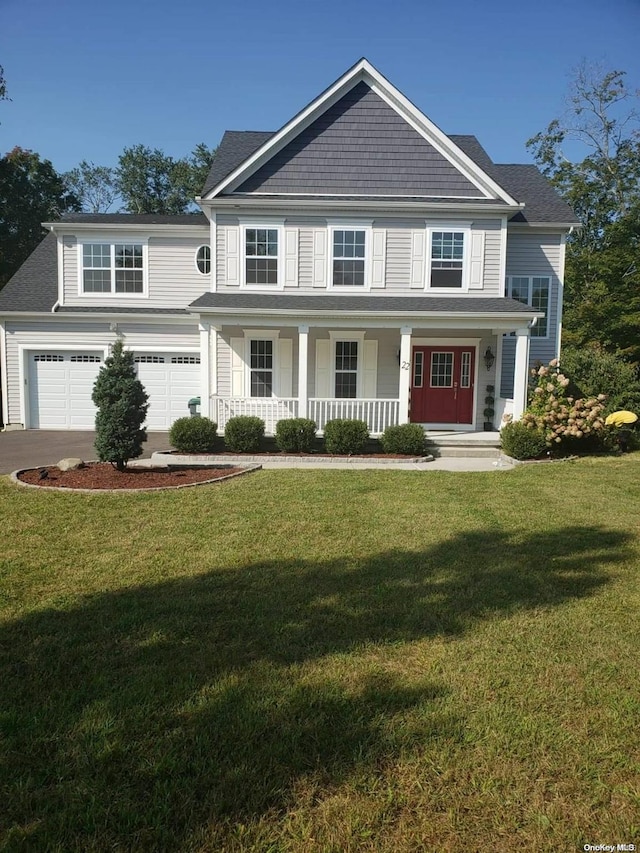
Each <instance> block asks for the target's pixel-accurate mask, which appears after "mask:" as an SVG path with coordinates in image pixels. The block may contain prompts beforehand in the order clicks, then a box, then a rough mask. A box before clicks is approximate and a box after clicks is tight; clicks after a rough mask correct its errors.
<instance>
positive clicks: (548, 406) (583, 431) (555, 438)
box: [522, 359, 606, 453]
mask: <svg viewBox="0 0 640 853" xmlns="http://www.w3.org/2000/svg"><path fill="white" fill-rule="evenodd" d="M531 373H532V376H533V377H535V380H536V384H535V387H534V388H533V393H532V396H531V403H530V404H529V408H528V409H527V411H526V412H525V413H524V415H523V416H522V423H523V424H525V426H528V427H531V428H532V429H534V430H537V431H538V432H540V433H542V435H543V436H544V439H545V441H546V444H547V446H548V447H552V448H554V450H559V451H562V452H568V451H569V450H570V451H571V452H576V453H580V452H589V451H590V450H593V449H595V448H596V447H597V446H598V445H599V442H600V434H601V433H602V431H603V430H604V416H603V412H604V401H605V399H606V397H605V395H604V394H599V395H598V396H597V397H589V398H588V399H586V400H575V399H574V398H573V397H569V396H567V388H568V386H569V379H567V377H566V376H564V374H562V373H560V372H559V370H558V362H557V360H556V359H553V361H550V362H549V366H548V367H545V366H544V365H543V366H541V367H539V368H537V369H536V368H533V370H532V371H531Z"/></svg>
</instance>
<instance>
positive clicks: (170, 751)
mask: <svg viewBox="0 0 640 853" xmlns="http://www.w3.org/2000/svg"><path fill="white" fill-rule="evenodd" d="M0 531H2V549H1V554H0V607H1V610H0V613H1V618H0V849H1V850H6V851H23V850H28V851H38V853H40V851H65V853H66V851H146V850H148V851H261V853H262V851H265V853H266V851H269V853H276V852H277V853H285V851H298V853H320V851H322V853H325V852H326V853H329V851H331V852H332V853H333V852H334V851H335V853H342V851H354V853H355V851H358V853H360V851H384V853H414V851H422V850H424V851H431V850H434V851H461V850H464V851H475V850H484V849H492V850H496V851H511V850H514V849H520V850H550V851H551V850H553V851H555V850H565V849H566V850H577V849H581V848H582V845H583V844H585V843H594V844H596V843H624V842H627V843H634V842H635V843H636V844H637V843H638V842H639V841H640V819H639V817H638V815H640V802H639V790H640V771H639V768H640V725H639V722H638V721H639V720H640V689H639V684H638V660H639V652H640V637H639V635H640V631H639V628H638V613H639V612H640V610H639V605H640V601H639V598H640V596H639V588H638V570H639V568H640V454H635V455H632V456H629V457H625V458H620V459H593V460H582V461H578V462H565V463H562V464H555V465H553V464H551V465H539V466H521V467H520V468H518V469H517V470H515V471H513V472H510V473H506V472H492V473H490V474H449V473H444V472H442V473H440V472H433V473H427V474H422V473H418V472H415V473H414V472H379V471H371V472H351V471H336V472H324V471H323V472H303V471H298V470H291V471H282V472H260V473H257V474H254V475H251V476H248V477H244V478H240V479H238V480H234V481H230V482H229V483H227V484H224V485H217V486H216V485H214V486H205V487H199V488H196V489H187V490H182V491H179V492H166V493H155V494H140V495H129V494H127V495H105V494H101V495H95V496H94V495H72V494H62V493H53V492H48V491H46V490H43V491H42V492H34V491H31V490H20V489H18V488H16V487H14V486H12V485H10V484H9V482H8V480H7V479H6V478H5V479H0Z"/></svg>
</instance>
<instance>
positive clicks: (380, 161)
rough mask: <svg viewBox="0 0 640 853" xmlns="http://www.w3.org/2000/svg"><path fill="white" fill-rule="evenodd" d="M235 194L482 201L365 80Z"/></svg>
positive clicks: (459, 175)
mask: <svg viewBox="0 0 640 853" xmlns="http://www.w3.org/2000/svg"><path fill="white" fill-rule="evenodd" d="M236 191H237V192H239V193H296V194H297V193H304V194H312V195H314V194H331V195H333V194H335V195H357V194H363V195H391V196H425V197H434V196H436V197H442V198H448V197H453V198H478V197H480V198H485V197H486V195H485V194H484V193H483V192H481V191H480V190H479V188H478V186H477V185H476V184H474V183H472V182H471V181H470V180H469V179H468V178H467V177H465V175H463V174H462V173H461V172H460V170H459V169H458V168H456V167H455V166H454V165H453V164H452V163H451V162H450V161H449V160H447V158H446V157H444V156H443V155H442V154H441V153H440V152H439V151H437V150H436V148H434V146H433V145H431V144H430V143H429V142H427V140H426V139H425V138H424V136H422V135H421V134H419V133H418V132H417V130H415V129H414V128H413V127H412V126H411V125H410V124H408V123H407V121H406V120H405V119H404V118H403V117H402V116H401V115H400V114H399V113H398V112H397V110H395V109H393V107H391V106H390V105H389V104H388V103H386V102H385V101H384V100H383V99H382V98H381V97H380V95H378V94H377V93H376V92H374V91H373V90H372V88H371V86H369V85H368V84H367V83H365V82H364V80H362V81H360V83H358V84H357V85H356V86H354V87H353V89H351V90H350V91H349V92H348V93H347V94H346V95H343V97H342V98H340V100H338V101H337V102H336V103H335V104H333V105H332V106H331V107H329V109H327V110H326V112H324V113H323V114H322V115H321V116H319V118H317V119H316V120H315V121H314V122H312V123H311V124H310V125H309V126H308V127H306V128H305V129H304V130H303V131H302V132H301V133H300V134H298V136H296V137H295V138H294V139H293V140H292V141H291V142H289V143H288V145H285V147H284V148H282V149H281V150H280V151H278V152H277V153H276V154H275V155H274V156H273V157H272V158H271V159H270V160H269V161H268V162H267V163H265V164H264V166H262V167H261V168H260V169H258V171H257V172H255V173H254V174H253V175H252V176H251V177H250V178H248V180H246V181H244V182H243V183H242V184H240V185H239V186H238V187H237V188H236Z"/></svg>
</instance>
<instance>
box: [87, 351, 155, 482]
mask: <svg viewBox="0 0 640 853" xmlns="http://www.w3.org/2000/svg"><path fill="white" fill-rule="evenodd" d="M91 399H92V401H93V404H94V405H95V406H96V407H97V409H98V412H97V414H96V439H95V443H94V446H95V448H96V452H97V454H98V459H99V460H100V461H101V462H110V463H111V464H112V465H113V467H114V468H117V469H118V471H124V470H126V467H127V463H128V462H129V460H130V459H135V458H136V457H137V456H140V454H141V453H142V445H143V444H144V442H145V441H146V440H147V433H146V430H144V429H142V424H143V423H144V422H145V420H146V417H147V410H148V409H149V404H148V402H147V400H148V399H149V397H148V395H147V393H146V391H145V390H144V387H143V385H142V382H140V380H139V379H138V377H137V375H136V367H135V363H134V360H133V352H131V351H130V350H126V351H125V349H124V344H123V342H122V340H121V339H120V338H118V340H116V342H115V344H114V345H113V349H112V351H111V355H110V356H108V357H107V358H106V360H105V363H104V365H103V366H102V367H101V368H100V372H99V373H98V377H97V379H96V381H95V383H94V386H93V392H92V394H91Z"/></svg>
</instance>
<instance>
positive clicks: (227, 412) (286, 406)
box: [211, 397, 400, 435]
mask: <svg viewBox="0 0 640 853" xmlns="http://www.w3.org/2000/svg"><path fill="white" fill-rule="evenodd" d="M298 412H299V406H298V400H297V399H296V398H294V397H291V398H286V399H279V400H272V399H269V398H264V397H212V398H211V417H212V418H213V420H214V421H215V422H216V423H217V424H218V432H221V433H222V432H224V429H225V427H226V425H227V422H228V420H229V418H234V417H236V415H252V416H253V417H257V418H262V420H263V421H264V423H265V432H266V433H267V435H273V434H274V433H275V431H276V424H277V423H278V421H280V420H284V419H285V418H297V417H298ZM399 413H400V401H399V400H351V399H340V400H338V399H335V400H334V399H320V398H318V397H315V398H313V397H312V398H311V399H310V400H309V403H308V414H307V417H308V418H310V419H311V420H312V421H315V422H316V425H317V427H318V432H323V431H324V428H325V424H326V423H327V421H331V420H333V419H334V418H357V419H358V420H361V421H364V422H365V423H366V424H367V427H368V428H369V432H370V433H371V435H382V433H383V432H384V431H385V429H386V428H387V427H388V426H394V425H395V424H397V423H398V422H399V421H398V416H399Z"/></svg>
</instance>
